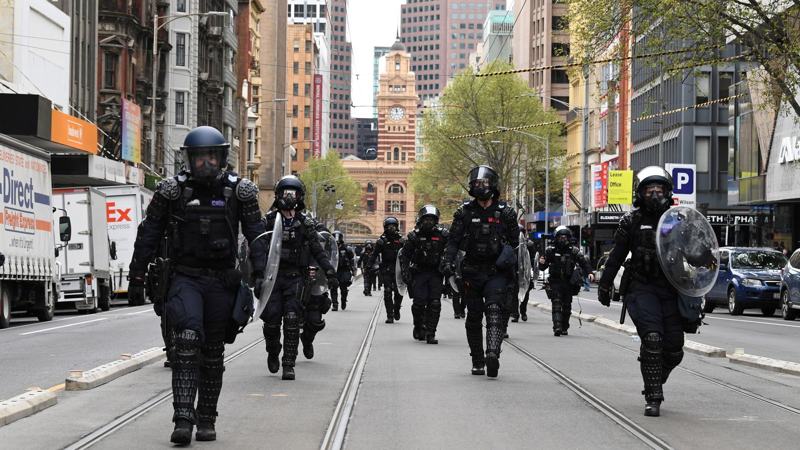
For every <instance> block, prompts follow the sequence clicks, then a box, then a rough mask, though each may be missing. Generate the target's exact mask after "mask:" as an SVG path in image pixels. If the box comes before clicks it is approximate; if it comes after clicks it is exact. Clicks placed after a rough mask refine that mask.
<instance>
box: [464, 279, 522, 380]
mask: <svg viewBox="0 0 800 450" xmlns="http://www.w3.org/2000/svg"><path fill="white" fill-rule="evenodd" d="M510 284H511V277H510V276H508V275H507V274H505V273H502V272H496V271H495V270H494V269H493V268H491V267H490V268H487V269H486V270H482V271H476V272H465V273H464V282H463V286H464V297H463V298H464V303H465V304H466V306H467V319H466V321H465V323H464V327H465V328H466V331H467V343H468V344H469V349H470V355H471V356H472V362H473V365H475V366H476V367H477V366H483V361H484V354H483V327H482V324H481V322H482V321H483V317H484V315H485V316H486V354H490V353H492V354H494V356H499V355H500V347H501V343H502V341H503V334H504V333H505V327H506V322H505V314H506V313H504V310H505V308H506V306H507V305H506V304H507V292H506V291H507V289H508V288H509V285H510Z"/></svg>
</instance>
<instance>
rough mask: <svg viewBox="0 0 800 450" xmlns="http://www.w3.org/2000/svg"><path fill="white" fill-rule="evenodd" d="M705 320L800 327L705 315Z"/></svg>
mask: <svg viewBox="0 0 800 450" xmlns="http://www.w3.org/2000/svg"><path fill="white" fill-rule="evenodd" d="M706 319H716V320H729V321H731V322H749V323H758V324H761V325H772V326H775V327H789V328H800V325H789V324H788V323H773V322H761V321H758V320H746V319H728V318H725V317H714V316H709V315H706Z"/></svg>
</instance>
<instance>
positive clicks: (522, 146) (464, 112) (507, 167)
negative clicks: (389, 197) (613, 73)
mask: <svg viewBox="0 0 800 450" xmlns="http://www.w3.org/2000/svg"><path fill="white" fill-rule="evenodd" d="M510 69H513V67H512V66H511V65H509V64H508V63H502V62H495V63H491V64H488V65H487V66H486V67H484V69H483V72H487V73H488V72H497V71H504V70H510ZM538 124H548V125H538ZM537 125H538V126H537ZM515 127H525V128H523V130H524V131H525V132H527V133H531V134H534V135H536V136H538V137H539V139H536V138H530V137H527V136H525V135H523V134H520V133H515V132H513V131H508V130H505V129H508V128H512V129H513V128H515ZM561 132H562V125H561V123H560V122H559V118H558V115H557V114H555V113H553V112H550V111H545V110H544V109H543V108H542V100H541V99H540V98H539V97H538V96H537V94H536V92H535V91H534V90H532V89H530V88H529V87H528V85H527V83H525V81H523V80H522V79H521V78H519V76H517V75H500V76H491V77H475V76H474V75H473V74H471V73H468V72H465V73H461V74H459V75H458V76H456V78H455V79H454V80H453V81H452V83H451V84H450V85H449V86H448V87H447V88H446V89H445V91H444V93H443V94H442V97H441V104H439V105H435V106H433V107H431V108H427V109H426V110H425V111H424V112H423V117H422V129H421V135H422V142H423V145H424V147H425V154H424V159H423V161H421V162H418V163H417V165H416V167H415V170H414V174H413V176H412V185H413V186H414V191H415V192H416V193H417V198H418V203H419V204H420V205H421V204H424V203H433V204H435V205H437V206H438V207H439V208H440V210H441V211H442V218H443V221H444V220H447V219H449V218H450V217H452V212H453V211H454V210H455V208H456V207H457V206H458V205H459V204H460V203H461V201H463V200H464V199H465V198H467V197H468V195H467V186H466V183H467V174H468V172H469V170H470V169H471V168H473V167H475V166H476V165H479V164H488V165H489V166H491V167H492V168H494V169H495V170H496V171H497V172H498V174H499V175H500V182H501V186H500V188H501V192H502V193H503V197H504V198H507V199H509V200H511V199H512V198H515V192H514V191H515V190H519V191H522V190H523V189H525V190H526V191H529V187H530V186H532V185H533V181H534V177H535V175H534V174H535V173H536V170H539V169H542V168H543V167H544V161H545V157H544V155H545V149H544V145H543V140H544V139H550V140H551V145H550V153H551V158H554V157H557V156H558V155H563V154H564V146H563V140H561V139H558V136H559V135H560V134H561ZM474 134H477V135H476V136H466V135H474ZM526 176H527V178H526ZM552 184H559V183H551V188H557V186H552ZM556 190H557V189H554V191H556ZM542 192H543V191H542ZM420 205H418V206H420Z"/></svg>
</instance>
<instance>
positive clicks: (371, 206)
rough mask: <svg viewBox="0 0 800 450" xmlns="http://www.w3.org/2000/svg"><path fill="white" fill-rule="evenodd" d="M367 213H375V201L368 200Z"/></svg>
mask: <svg viewBox="0 0 800 450" xmlns="http://www.w3.org/2000/svg"><path fill="white" fill-rule="evenodd" d="M367 212H375V200H367Z"/></svg>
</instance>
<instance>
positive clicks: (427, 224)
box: [419, 217, 436, 231]
mask: <svg viewBox="0 0 800 450" xmlns="http://www.w3.org/2000/svg"><path fill="white" fill-rule="evenodd" d="M435 226H436V220H435V219H434V218H432V217H425V218H423V219H422V220H420V221H419V229H420V230H423V231H431V230H433V228H434V227H435Z"/></svg>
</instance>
